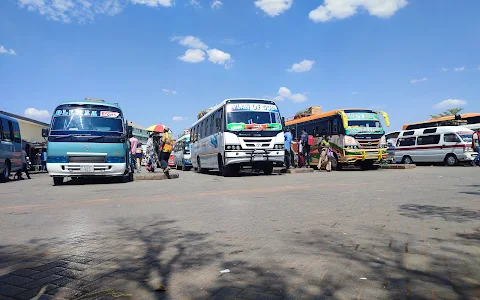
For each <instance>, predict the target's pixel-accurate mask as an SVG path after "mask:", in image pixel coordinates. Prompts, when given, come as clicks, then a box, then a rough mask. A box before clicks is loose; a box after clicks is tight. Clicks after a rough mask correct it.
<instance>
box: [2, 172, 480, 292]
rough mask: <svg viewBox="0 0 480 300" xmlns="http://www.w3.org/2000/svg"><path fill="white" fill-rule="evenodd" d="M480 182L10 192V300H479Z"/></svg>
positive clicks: (292, 182) (102, 186) (446, 176)
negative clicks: (120, 298)
mask: <svg viewBox="0 0 480 300" xmlns="http://www.w3.org/2000/svg"><path fill="white" fill-rule="evenodd" d="M479 172H480V168H466V167H465V168H464V167H458V168H446V167H419V168H417V169H414V170H405V171H404V170H381V171H370V172H361V171H344V172H332V173H323V172H322V173H318V172H316V173H313V174H297V175H272V176H243V177H238V178H223V177H218V176H215V175H200V174H194V173H191V172H183V173H181V176H180V178H179V179H175V180H162V181H137V182H133V183H126V184H106V183H99V184H89V183H86V184H84V183H82V182H76V183H74V184H68V185H65V186H60V187H54V186H52V181H51V179H50V178H49V177H47V176H45V175H36V176H34V179H32V180H31V181H27V180H25V181H19V182H10V183H7V184H2V185H0V216H1V217H0V228H1V230H0V299H11V298H14V299H30V298H32V297H33V296H35V295H36V294H37V293H39V291H40V290H42V291H43V296H42V297H40V299H80V298H82V297H85V296H86V297H87V298H88V299H112V298H113V296H122V295H121V294H119V293H124V294H125V295H123V296H125V299H164V298H165V299H229V298H240V299H285V298H287V299H478V298H479V297H480V289H479V286H480V247H479V246H480V214H479V208H480V182H479V178H480V177H479V174H480V173H479ZM224 269H230V271H231V272H230V273H226V274H223V275H222V274H220V271H221V270H224ZM160 285H162V286H163V287H164V288H165V289H166V291H155V289H157V288H159V287H160ZM42 288H43V289H42ZM108 290H109V291H108ZM112 293H113V294H112ZM128 296H129V297H128ZM82 299H86V298H82Z"/></svg>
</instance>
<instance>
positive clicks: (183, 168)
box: [181, 160, 188, 171]
mask: <svg viewBox="0 0 480 300" xmlns="http://www.w3.org/2000/svg"><path fill="white" fill-rule="evenodd" d="M181 169H182V171H187V170H188V169H187V166H185V161H184V160H182V168H181Z"/></svg>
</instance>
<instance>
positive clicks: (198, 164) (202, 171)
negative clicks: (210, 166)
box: [197, 156, 205, 174]
mask: <svg viewBox="0 0 480 300" xmlns="http://www.w3.org/2000/svg"><path fill="white" fill-rule="evenodd" d="M197 172H198V173H201V174H205V169H202V163H201V162H200V156H197Z"/></svg>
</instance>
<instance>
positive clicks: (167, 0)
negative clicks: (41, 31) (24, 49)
mask: <svg viewBox="0 0 480 300" xmlns="http://www.w3.org/2000/svg"><path fill="white" fill-rule="evenodd" d="M16 1H17V3H18V5H19V6H20V7H22V8H26V9H28V10H29V11H33V12H37V13H39V14H41V15H42V16H45V17H46V18H47V19H49V20H53V21H60V22H65V23H70V22H72V21H73V20H76V21H78V22H80V23H84V22H89V21H92V20H93V19H94V18H95V16H97V15H108V16H114V15H117V14H119V13H120V12H122V11H123V9H124V8H125V7H126V6H127V5H128V4H129V3H131V4H139V5H146V6H149V7H159V6H163V7H171V6H172V5H173V4H174V1H173V0H16Z"/></svg>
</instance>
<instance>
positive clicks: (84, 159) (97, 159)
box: [68, 156, 106, 164]
mask: <svg viewBox="0 0 480 300" xmlns="http://www.w3.org/2000/svg"><path fill="white" fill-rule="evenodd" d="M68 162H69V163H91V164H99V163H105V162H106V157H105V156H70V157H69V158H68Z"/></svg>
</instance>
